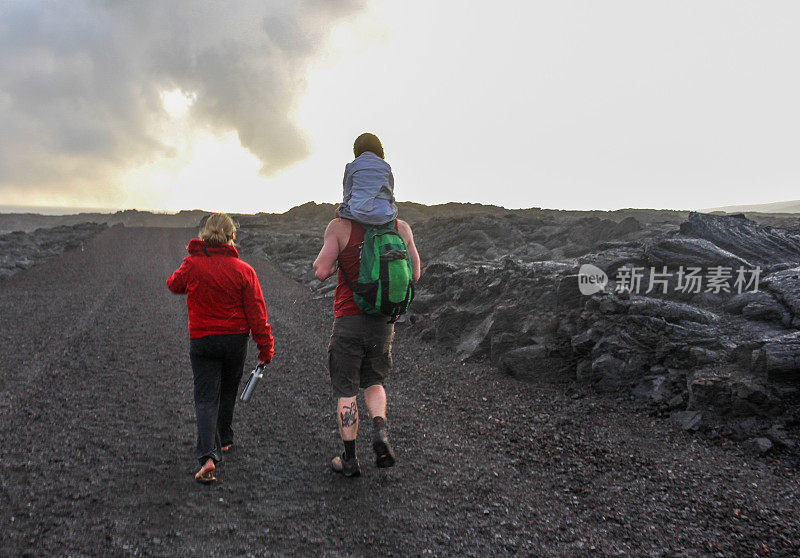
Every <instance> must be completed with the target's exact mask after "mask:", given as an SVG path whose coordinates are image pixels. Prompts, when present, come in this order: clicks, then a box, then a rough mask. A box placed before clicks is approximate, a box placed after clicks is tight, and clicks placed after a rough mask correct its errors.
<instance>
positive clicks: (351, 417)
mask: <svg viewBox="0 0 800 558" xmlns="http://www.w3.org/2000/svg"><path fill="white" fill-rule="evenodd" d="M339 417H340V418H341V419H342V428H347V427H348V426H355V424H356V422H358V406H357V405H356V402H355V401H353V403H352V405H343V406H342V412H341V413H339Z"/></svg>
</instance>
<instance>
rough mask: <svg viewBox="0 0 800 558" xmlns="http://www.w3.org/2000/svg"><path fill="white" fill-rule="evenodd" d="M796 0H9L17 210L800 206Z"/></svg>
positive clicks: (0, 46)
mask: <svg viewBox="0 0 800 558" xmlns="http://www.w3.org/2000/svg"><path fill="white" fill-rule="evenodd" d="M798 29H800V4H799V3H797V2H793V1H785V2H780V1H770V2H754V1H748V2H744V1H738V0H719V1H705V0H691V1H678V0H669V1H658V2H656V1H646V0H630V1H604V2H597V1H593V0H585V1H558V2H554V1H552V0H550V1H546V2H538V1H531V0H527V1H504V0H495V1H494V2H484V3H477V2H468V3H467V2H463V1H461V2H458V1H455V0H452V1H436V0H427V1H424V2H423V1H422V0H403V1H399V0H393V1H380V0H374V1H369V0H303V1H296V0H284V1H269V0H268V1H263V0H261V1H257V0H252V1H241V0H240V1H237V2H218V1H210V0H209V1H196V0H193V1H188V0H158V1H156V0H153V1H138V2H125V3H123V2H112V1H102V0H96V1H89V0H73V1H71V2H44V1H35V0H20V1H6V0H0V205H44V206H70V207H75V206H80V207H103V208H133V207H135V208H139V209H164V210H177V209H181V208H204V209H209V210H226V211H244V212H256V211H283V210H285V209H288V208H289V207H291V206H293V205H297V204H299V203H303V202H305V201H308V200H315V201H335V200H337V199H338V198H339V197H340V196H341V178H342V172H343V168H344V165H345V163H347V162H348V161H350V160H351V159H352V142H353V140H354V139H355V137H356V136H357V135H358V134H359V133H361V132H363V131H372V132H374V133H376V134H377V135H378V136H379V137H380V138H381V139H382V140H383V143H384V147H385V151H386V158H387V160H388V161H389V163H391V165H392V167H393V169H394V174H395V184H396V196H397V198H398V199H400V200H412V201H418V202H423V203H439V202H446V201H472V202H482V203H494V204H498V205H503V206H506V207H531V206H540V207H555V208H579V209H590V208H599V209H615V208H620V207H659V208H702V207H711V206H720V205H728V204H738V203H763V202H771V201H779V200H787V199H797V198H800V189H798V184H800V157H798V153H800V102H798V99H800V72H798V71H797V67H798V53H800V33H798V32H797V30H798Z"/></svg>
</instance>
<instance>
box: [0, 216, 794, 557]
mask: <svg viewBox="0 0 800 558" xmlns="http://www.w3.org/2000/svg"><path fill="white" fill-rule="evenodd" d="M192 232H193V231H187V230H176V229H155V228H149V229H146V228H141V229H126V228H113V229H109V230H107V231H105V232H103V233H101V234H100V235H98V236H97V237H95V238H94V239H93V240H92V241H90V242H89V243H88V244H87V245H86V249H85V250H84V251H82V252H81V251H72V252H68V253H65V254H63V255H61V256H58V257H56V258H54V259H52V260H50V261H48V262H47V263H45V264H42V265H40V266H36V267H34V268H32V269H29V270H26V271H24V272H21V273H18V274H17V275H15V276H13V277H11V278H9V279H6V280H3V281H0V324H2V328H1V329H0V339H1V340H2V347H3V349H4V350H3V358H2V361H1V362H0V378H2V391H0V432H1V433H2V441H3V447H4V452H3V453H4V467H3V470H2V474H1V475H0V479H1V480H0V483H1V484H0V486H2V496H3V501H4V505H3V506H2V511H0V548H1V549H2V550H0V553H2V554H4V555H21V554H26V553H29V554H32V555H40V554H42V555H53V554H58V555H118V554H148V555H175V554H181V555H199V554H204V555H213V554H226V555H245V554H255V555H261V554H296V555H303V556H305V555H403V556H405V555H421V554H428V553H432V554H437V555H448V554H449V555H484V554H491V555H495V554H523V553H533V554H537V555H592V554H596V555H614V554H623V555H626V554H632V555H653V556H683V555H709V554H710V555H715V554H718V555H721V556H732V555H737V556H755V555H759V556H766V555H796V554H798V553H800V525H798V515H799V514H800V505H798V504H799V503H800V498H799V495H800V488H799V487H798V482H797V468H796V466H795V465H793V464H790V463H786V462H784V461H781V459H780V456H778V457H768V458H751V457H749V456H747V455H745V454H743V453H742V451H741V450H740V449H739V448H738V447H736V446H724V445H723V443H722V442H715V441H710V440H705V439H695V438H693V437H691V436H690V435H687V434H685V433H683V432H681V431H677V430H675V429H674V427H673V426H672V425H670V424H668V423H667V422H665V421H662V420H654V419H650V418H648V417H646V416H644V415H642V414H641V413H637V412H636V411H635V410H634V409H633V408H632V407H631V406H630V405H629V404H628V403H627V402H626V401H615V400H613V399H609V398H604V397H603V396H599V395H594V394H590V393H583V392H581V391H574V388H573V387H571V386H569V385H557V384H545V385H533V384H525V383H520V382H517V381H516V380H513V379H511V378H508V377H505V376H502V375H500V374H499V373H498V372H496V371H494V370H492V369H491V368H490V367H489V366H487V365H485V364H482V363H471V364H463V365H462V364H460V363H457V362H456V361H455V359H454V358H453V356H452V355H451V354H448V353H446V352H443V351H440V350H438V349H437V348H436V347H434V346H431V345H427V344H425V343H421V342H419V341H418V340H416V339H415V336H414V333H413V332H412V331H409V330H405V329H402V327H404V326H399V327H398V335H397V341H396V347H395V356H396V359H395V370H394V372H393V377H392V378H391V381H390V383H389V385H388V391H389V395H390V411H389V420H390V423H391V428H392V436H393V440H394V443H395V446H396V451H397V457H398V466H397V467H395V468H394V469H389V470H378V469H376V468H375V467H374V466H372V460H371V457H372V456H371V450H370V448H369V438H368V435H369V431H368V430H365V431H364V432H363V433H362V434H363V436H362V438H361V443H362V447H361V449H360V455H361V461H362V467H363V468H364V472H365V474H364V476H362V477H361V478H359V479H345V478H342V477H339V476H336V475H334V474H333V473H331V472H330V471H329V470H328V461H329V459H330V458H331V457H332V456H333V455H335V454H336V453H338V452H339V451H340V445H339V443H338V439H337V436H336V432H335V422H334V417H333V410H334V403H333V400H332V398H331V397H330V394H329V388H328V382H327V372H326V369H325V349H326V344H327V336H328V332H329V328H330V324H331V311H330V300H329V299H328V300H314V299H313V298H312V296H311V294H310V293H309V291H308V290H307V289H305V288H304V287H302V286H300V285H299V284H297V283H295V282H293V281H292V280H290V279H288V278H287V277H286V276H285V275H283V274H282V273H281V272H280V271H279V270H277V269H276V268H275V267H273V266H272V265H271V264H269V263H267V262H265V261H256V262H251V263H253V264H254V266H255V268H256V271H257V272H258V274H259V278H260V280H261V283H262V287H263V289H264V292H265V295H266V298H267V307H268V311H269V313H270V321H271V322H272V324H273V327H274V332H275V335H276V357H275V360H274V362H273V364H272V365H271V367H270V368H269V371H268V376H267V377H266V378H265V380H264V381H263V382H262V384H261V385H259V391H258V392H257V393H256V395H255V396H254V399H253V400H251V401H250V402H249V403H248V404H246V405H241V406H239V407H238V409H237V416H236V419H235V423H234V427H235V429H236V432H237V438H236V444H237V446H236V448H235V449H234V451H232V452H231V455H230V456H229V457H228V458H227V459H226V461H225V462H223V463H222V465H221V467H220V470H219V475H218V476H219V478H220V482H219V483H218V484H217V485H215V486H211V487H205V486H199V485H197V484H196V483H195V482H194V481H193V472H194V470H195V468H196V462H195V460H194V458H193V447H194V435H195V427H194V410H193V406H192V399H191V397H192V395H191V394H192V391H191V371H190V367H189V362H188V342H187V334H186V323H185V322H186V310H185V304H184V300H183V299H182V298H180V297H174V296H173V295H171V294H170V293H169V292H168V291H167V289H166V287H165V286H164V280H165V279H166V277H167V275H168V274H169V273H170V272H171V271H172V270H173V269H174V268H175V267H177V265H178V264H179V263H180V261H181V259H182V257H183V255H184V246H185V244H186V242H187V241H188V239H189V238H190V237H191V234H192ZM423 256H424V255H423ZM250 360H251V361H254V360H255V351H254V350H251V357H250Z"/></svg>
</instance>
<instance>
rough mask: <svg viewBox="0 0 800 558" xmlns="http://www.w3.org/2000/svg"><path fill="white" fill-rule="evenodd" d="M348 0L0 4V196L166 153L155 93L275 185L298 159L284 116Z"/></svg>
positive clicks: (95, 176) (297, 142)
mask: <svg viewBox="0 0 800 558" xmlns="http://www.w3.org/2000/svg"><path fill="white" fill-rule="evenodd" d="M362 4H363V2H362V1H359V0H300V1H296V0H283V1H281V0H276V1H267V2H265V1H263V0H261V1H256V0H237V1H236V2H219V1H218V0H205V1H194V0H192V1H189V0H184V1H179V0H150V1H138V2H115V1H111V0H108V1H102V0H94V1H93V0H75V1H71V2H58V1H30V0H28V1H24V2H22V1H4V0H0V191H2V188H4V187H11V188H20V187H30V188H35V189H37V190H41V191H42V192H46V191H48V190H51V191H55V190H57V189H60V190H59V191H63V190H64V189H69V188H71V189H73V190H74V191H81V190H91V189H96V188H97V187H98V186H105V185H106V184H107V183H108V181H109V179H110V178H111V177H112V176H113V175H114V173H115V172H116V171H118V170H119V169H121V168H125V167H126V166H129V165H132V164H137V163H141V162H144V161H147V160H148V159H149V158H152V157H153V156H155V155H160V154H164V153H168V147H166V146H164V145H162V144H161V142H160V141H159V138H158V137H157V134H156V133H155V132H154V130H155V129H156V128H155V125H156V123H157V122H158V120H159V119H160V118H163V116H164V113H163V108H162V106H161V100H160V92H161V91H163V90H171V89H174V88H180V89H182V90H184V91H191V92H194V93H196V95H197V100H196V103H195V104H194V106H193V107H192V109H191V112H190V118H191V119H192V120H193V121H194V122H196V123H197V124H202V125H208V126H211V127H213V128H214V129H217V130H220V131H226V130H235V131H236V132H238V134H239V138H240V140H241V142H242V144H243V145H244V146H245V147H246V148H248V149H249V150H250V151H251V152H252V153H254V154H255V155H256V156H257V157H258V158H259V159H260V160H261V162H262V164H263V169H262V171H263V172H264V173H265V174H270V173H274V172H275V171H278V170H280V169H282V168H284V167H286V166H287V165H290V164H292V163H295V162H297V161H299V160H301V159H302V158H303V157H304V156H305V155H306V154H307V149H308V148H307V146H306V144H305V141H304V139H303V136H302V133H301V132H300V131H299V130H298V129H297V127H296V126H295V124H294V123H293V122H292V121H291V120H289V118H288V111H289V109H290V108H291V107H292V105H293V103H294V101H295V99H296V97H297V95H298V93H300V92H302V91H303V90H304V87H305V84H304V80H303V76H304V73H305V65H306V64H307V62H308V61H309V60H310V59H311V58H312V57H313V56H314V55H315V54H316V53H317V52H318V50H319V49H320V48H321V45H322V43H323V41H324V39H325V37H326V34H327V32H328V31H329V30H330V28H331V27H332V25H333V24H334V23H336V22H337V21H339V20H340V19H341V18H343V17H346V16H348V15H350V14H353V13H355V12H357V11H358V10H360V9H361V8H362V7H363V6H362Z"/></svg>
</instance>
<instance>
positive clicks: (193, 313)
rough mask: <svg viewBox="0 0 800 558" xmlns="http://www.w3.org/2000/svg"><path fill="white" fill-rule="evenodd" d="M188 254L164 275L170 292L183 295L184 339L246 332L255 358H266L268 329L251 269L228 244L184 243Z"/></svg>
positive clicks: (269, 348) (270, 350)
mask: <svg viewBox="0 0 800 558" xmlns="http://www.w3.org/2000/svg"><path fill="white" fill-rule="evenodd" d="M187 249H188V250H189V255H188V256H186V258H184V260H183V263H182V264H181V266H180V267H179V268H178V269H176V270H175V271H174V272H173V274H172V275H170V276H169V279H167V287H169V290H170V291H172V292H173V293H175V294H188V295H189V296H187V297H186V307H187V308H188V309H189V338H191V339H197V338H198V337H205V336H206V335H225V334H231V333H248V332H252V334H253V341H255V342H256V344H257V345H258V351H259V352H258V358H259V360H262V361H270V360H272V355H273V344H274V342H273V338H272V328H271V327H270V325H269V323H268V322H267V307H266V305H265V304H264V295H263V294H262V293H261V285H260V284H259V283H258V277H256V272H255V270H254V269H253V268H252V267H250V265H248V264H246V263H245V262H243V261H242V260H240V259H239V252H237V251H236V248H234V247H233V246H230V245H228V244H209V243H207V242H203V241H202V240H199V239H197V238H195V239H193V240H192V241H191V242H189V246H188V248H187Z"/></svg>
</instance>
